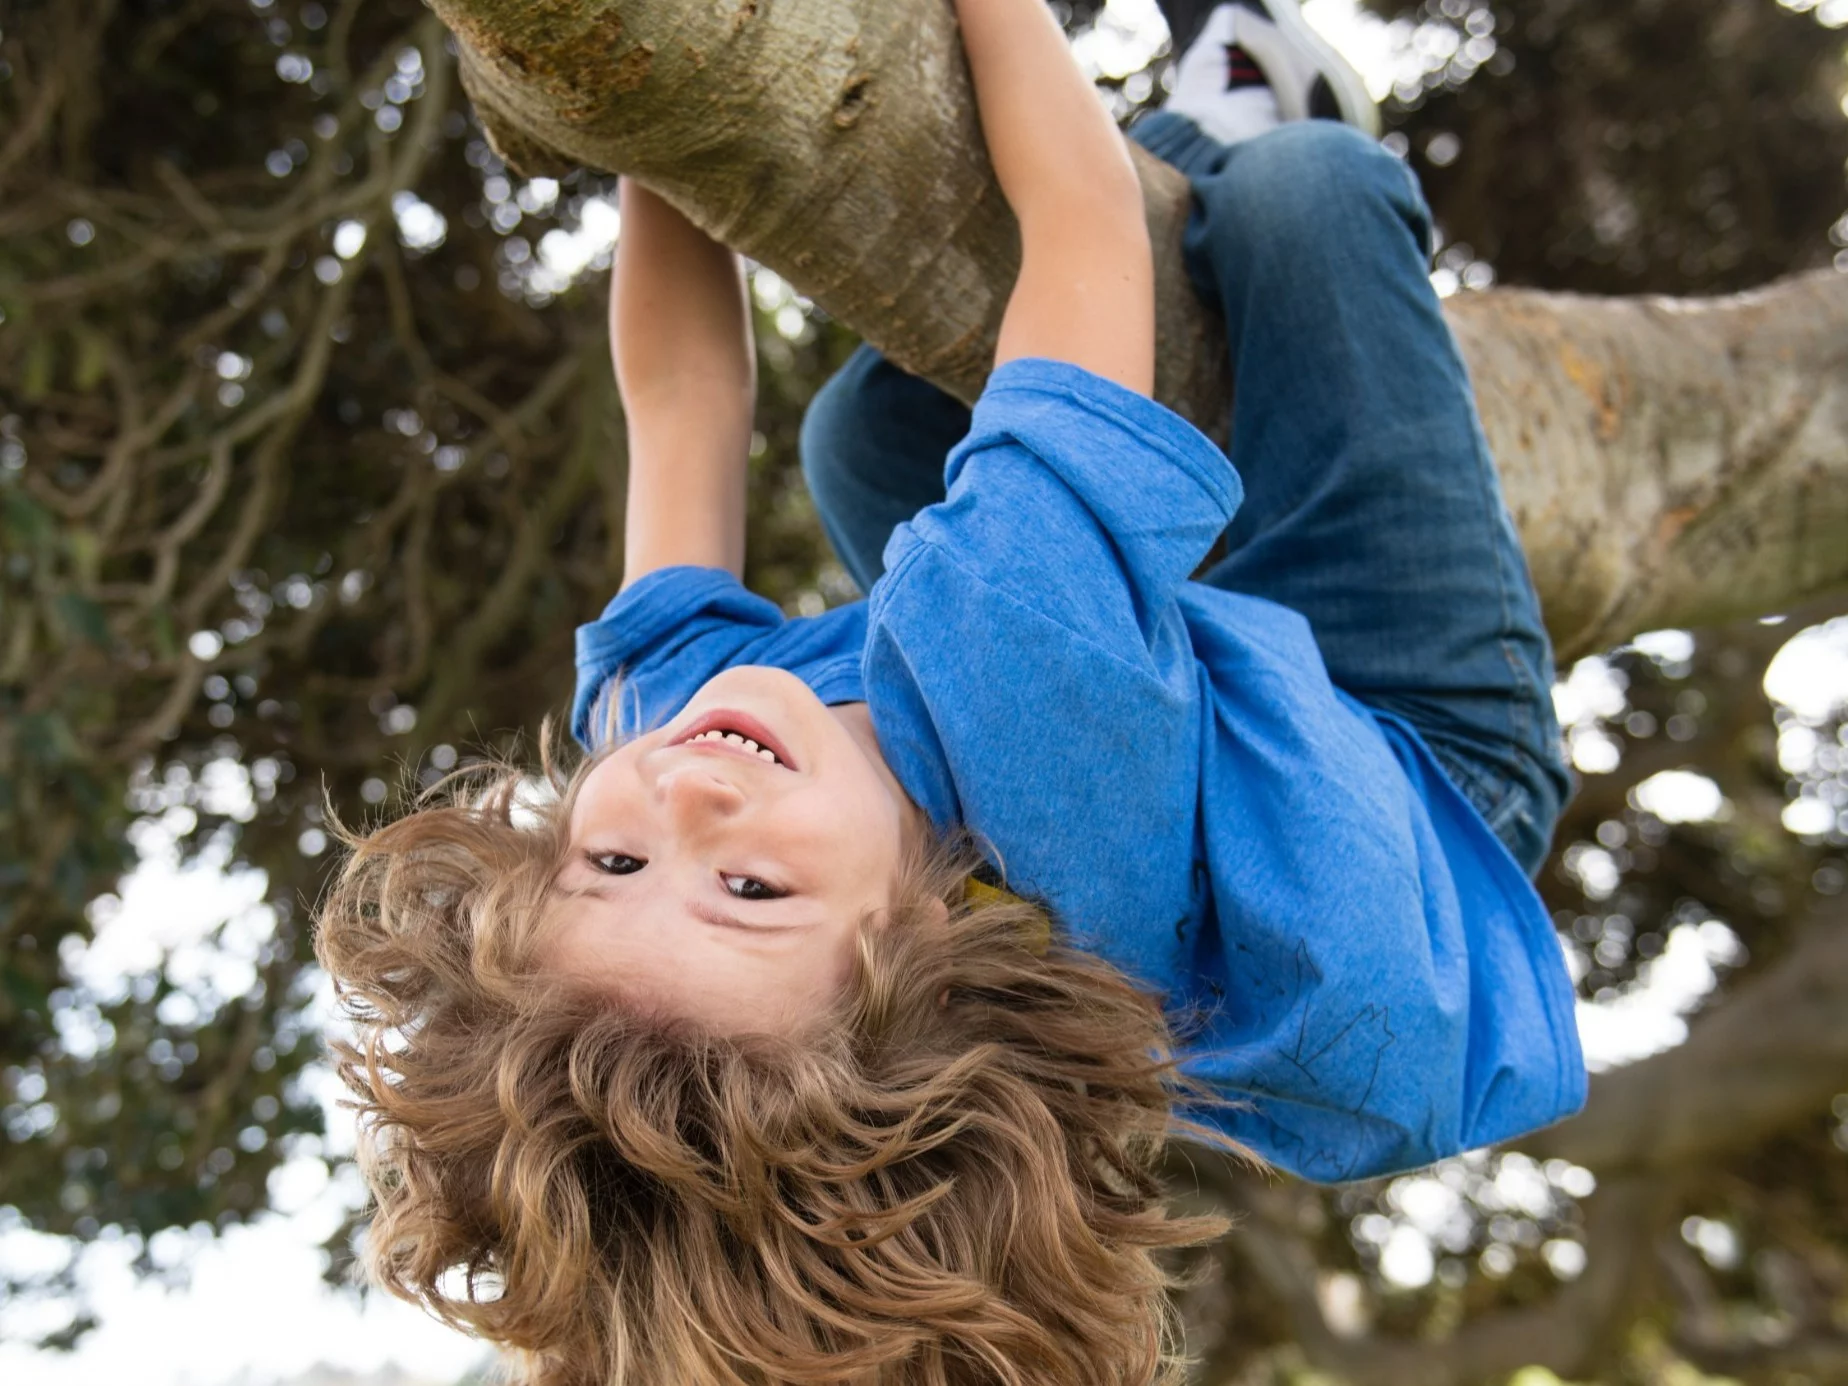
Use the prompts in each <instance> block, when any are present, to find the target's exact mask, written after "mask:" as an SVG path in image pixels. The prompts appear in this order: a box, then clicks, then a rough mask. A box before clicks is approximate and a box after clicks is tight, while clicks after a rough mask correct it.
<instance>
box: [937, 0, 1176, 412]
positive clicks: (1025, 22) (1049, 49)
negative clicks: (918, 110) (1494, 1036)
mask: <svg viewBox="0 0 1848 1386" xmlns="http://www.w3.org/2000/svg"><path fill="white" fill-rule="evenodd" d="M956 13H957V18H958V20H959V21H960V22H961V25H962V33H963V47H964V48H965V49H966V50H967V52H968V55H969V68H970V71H971V72H972V73H973V74H974V77H975V94H976V101H977V104H978V106H979V107H980V110H981V118H982V133H983V135H984V136H985V137H986V139H987V142H988V156H989V158H990V160H991V161H992V162H993V164H994V167H995V176H996V177H997V178H998V179H999V180H1000V182H1001V191H1002V192H1003V193H1005V194H1006V196H1007V200H1008V205H1009V206H1010V207H1012V208H1013V209H1014V215H1015V217H1016V218H1018V220H1019V222H1020V238H1021V265H1020V278H1019V279H1018V280H1017V281H1016V283H1015V285H1014V292H1013V296H1012V297H1011V298H1010V299H1009V300H1008V306H1007V316H1006V317H1005V318H1003V319H1002V324H1001V338H1000V341H999V343H998V344H997V346H996V349H995V364H996V365H1000V364H1001V363H1002V362H1003V361H1009V360H1012V359H1014V358H1015V357H1019V356H1047V357H1052V358H1053V359H1055V360H1061V361H1070V362H1072V363H1073V364H1074V365H1079V366H1083V367H1085V368H1086V369H1088V370H1092V371H1095V372H1096V373H1097V374H1099V375H1102V376H1106V377H1108V378H1109V379H1112V380H1115V381H1117V382H1118V383H1119V384H1122V385H1126V386H1128V387H1129V388H1130V389H1132V390H1137V391H1140V392H1141V393H1143V394H1148V393H1149V391H1150V390H1151V389H1152V388H1153V386H1154V381H1155V302H1154V269H1153V263H1152V260H1151V257H1150V252H1149V237H1148V227H1147V223H1146V221H1145V220H1144V214H1143V209H1142V189H1141V185H1140V183H1139V182H1138V180H1137V178H1136V172H1135V167H1134V165H1132V164H1131V162H1130V158H1129V148H1128V145H1127V144H1126V142H1125V141H1124V139H1123V137H1122V135H1121V134H1120V133H1119V132H1118V130H1117V128H1116V123H1115V122H1114V121H1113V120H1111V118H1110V114H1109V112H1108V111H1106V110H1105V109H1104V106H1103V103H1102V102H1101V101H1099V100H1098V97H1097V92H1096V91H1095V89H1094V88H1093V87H1092V85H1091V83H1090V82H1089V81H1088V80H1086V78H1085V76H1084V74H1083V73H1082V72H1080V71H1079V70H1078V65H1077V63H1075V62H1074V61H1073V60H1072V56H1071V50H1070V49H1069V48H1068V47H1067V46H1066V43H1065V36H1064V35H1063V34H1062V33H1060V31H1059V26H1058V23H1057V21H1055V20H1054V19H1053V17H1052V15H1051V12H1050V11H1048V10H1047V8H1046V6H1045V4H1044V0H956Z"/></svg>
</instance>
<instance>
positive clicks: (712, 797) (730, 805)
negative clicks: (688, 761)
mask: <svg viewBox="0 0 1848 1386" xmlns="http://www.w3.org/2000/svg"><path fill="white" fill-rule="evenodd" d="M654 790H655V798H656V799H657V800H659V801H660V803H661V804H662V805H663V806H664V807H665V808H666V809H667V811H668V813H669V814H670V815H671V816H672V817H673V818H674V819H675V821H676V822H677V823H678V824H679V825H680V826H681V827H683V828H685V827H695V826H697V825H698V824H700V823H702V822H706V821H709V820H711V819H713V818H715V817H717V818H729V817H730V816H731V815H733V814H735V813H737V812H738V810H739V809H741V808H743V807H744V803H745V798H744V791H743V790H741V789H739V788H738V787H737V786H736V785H735V784H733V783H732V782H731V781H730V780H727V779H725V778H723V777H722V776H721V775H719V774H717V773H715V772H714V771H712V770H711V769H709V768H707V767H705V766H700V765H676V766H672V767H670V768H668V769H666V770H663V771H662V772H661V773H660V774H659V775H658V776H656V777H655V785H654Z"/></svg>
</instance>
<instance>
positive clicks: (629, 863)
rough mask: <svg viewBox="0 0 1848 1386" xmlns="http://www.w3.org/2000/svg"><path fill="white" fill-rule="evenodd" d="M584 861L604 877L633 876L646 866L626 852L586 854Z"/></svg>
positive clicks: (639, 859)
mask: <svg viewBox="0 0 1848 1386" xmlns="http://www.w3.org/2000/svg"><path fill="white" fill-rule="evenodd" d="M584 859H585V860H586V861H588V862H589V863H590V864H591V865H592V866H594V867H596V868H597V870H599V871H601V872H602V873H603V874H604V875H606V876H633V875H634V874H635V873H636V872H637V871H640V870H641V869H642V868H643V867H644V866H646V865H648V863H647V862H645V861H643V860H642V859H641V858H640V857H632V856H630V855H629V854H628V853H626V852H586V853H585V854H584Z"/></svg>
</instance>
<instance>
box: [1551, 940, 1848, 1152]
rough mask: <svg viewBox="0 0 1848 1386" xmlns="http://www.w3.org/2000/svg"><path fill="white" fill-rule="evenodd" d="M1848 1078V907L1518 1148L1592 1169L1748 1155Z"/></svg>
mask: <svg viewBox="0 0 1848 1386" xmlns="http://www.w3.org/2000/svg"><path fill="white" fill-rule="evenodd" d="M1845 1078H1848V910H1843V909H1842V908H1841V907H1839V905H1838V906H1837V907H1836V908H1835V909H1834V910H1833V911H1831V912H1829V913H1827V914H1826V915H1825V914H1823V913H1821V912H1818V913H1817V915H1816V916H1815V917H1814V918H1813V920H1812V922H1811V923H1810V925H1809V927H1808V929H1807V931H1806V932H1805V933H1804V934H1803V935H1802V936H1801V938H1800V940H1799V942H1798V943H1797V945H1796V946H1795V947H1794V948H1792V949H1791V950H1790V952H1789V954H1788V955H1786V956H1785V957H1784V958H1782V959H1780V960H1779V961H1778V962H1777V963H1776V964H1775V965H1773V966H1772V967H1770V968H1768V969H1767V970H1766V971H1765V972H1764V973H1763V974H1762V975H1761V976H1758V977H1754V978H1750V979H1748V980H1746V981H1744V982H1742V983H1741V984H1739V985H1738V986H1737V987H1735V988H1733V989H1732V991H1731V993H1730V994H1729V995H1728V996H1727V997H1726V999H1725V1000H1724V1001H1723V1002H1721V1003H1720V1004H1718V1005H1716V1006H1715V1007H1714V1008H1713V1010H1712V1011H1711V1012H1709V1013H1708V1014H1706V1015H1704V1016H1703V1017H1702V1018H1701V1019H1700V1020H1698V1021H1697V1022H1696V1023H1695V1024H1694V1025H1693V1027H1692V1033H1691V1034H1690V1035H1689V1037H1688V1041H1687V1043H1685V1044H1683V1045H1680V1046H1679V1047H1677V1048H1675V1049H1671V1050H1669V1051H1668V1052H1667V1053H1665V1054H1659V1055H1657V1056H1656V1057H1654V1058H1652V1059H1645V1060H1644V1061H1642V1062H1641V1063H1636V1064H1631V1065H1629V1066H1628V1067H1625V1068H1619V1069H1615V1070H1613V1071H1611V1072H1609V1073H1603V1074H1600V1075H1598V1077H1597V1078H1596V1079H1595V1080H1593V1082H1592V1088H1591V1100H1590V1102H1588V1103H1587V1104H1586V1107H1585V1110H1584V1111H1583V1112H1582V1113H1580V1114H1579V1115H1578V1116H1576V1117H1574V1118H1573V1119H1572V1120H1570V1121H1568V1122H1565V1123H1563V1124H1561V1125H1559V1126H1556V1127H1554V1128H1552V1129H1551V1130H1548V1131H1543V1132H1541V1133H1540V1134H1539V1135H1537V1136H1533V1137H1530V1138H1528V1139H1526V1140H1524V1141H1522V1142H1521V1148H1522V1149H1523V1150H1525V1151H1527V1152H1528V1153H1530V1154H1533V1155H1536V1156H1539V1157H1541V1158H1546V1157H1550V1156H1561V1157H1563V1158H1565V1159H1568V1160H1572V1161H1574V1162H1575V1163H1577V1164H1581V1165H1585V1166H1587V1167H1589V1168H1591V1169H1593V1170H1596V1171H1597V1172H1598V1173H1599V1174H1600V1175H1601V1176H1602V1175H1606V1174H1609V1173H1614V1172H1619V1171H1621V1172H1631V1171H1648V1170H1666V1169H1672V1168H1675V1167H1678V1166H1685V1165H1689V1164H1693V1163H1695V1162H1697V1161H1702V1160H1711V1159H1714V1158H1717V1157H1720V1156H1724V1155H1727V1154H1730V1153H1733V1152H1736V1151H1740V1150H1745V1149H1749V1148H1751V1147H1752V1146H1755V1145H1757V1144H1758V1143H1760V1142H1761V1141H1763V1140H1764V1139H1765V1138H1766V1137H1767V1136H1770V1135H1772V1134H1774V1133H1776V1132H1777V1131H1779V1130H1782V1129H1784V1128H1785V1127H1788V1126H1789V1125H1790V1124H1791V1123H1793V1122H1796V1121H1800V1120H1803V1119H1804V1118H1805V1117H1810V1116H1814V1115H1815V1114H1816V1113H1818V1112H1822V1111H1825V1110H1827V1107H1828V1103H1829V1099H1830V1097H1831V1096H1833V1095H1834V1094H1835V1093H1837V1092H1840V1091H1841V1089H1842V1086H1843V1082H1844V1079H1845Z"/></svg>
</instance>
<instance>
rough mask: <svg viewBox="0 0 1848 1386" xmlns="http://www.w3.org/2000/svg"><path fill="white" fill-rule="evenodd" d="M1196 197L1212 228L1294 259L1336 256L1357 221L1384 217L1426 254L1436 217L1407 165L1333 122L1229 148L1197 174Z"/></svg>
mask: <svg viewBox="0 0 1848 1386" xmlns="http://www.w3.org/2000/svg"><path fill="white" fill-rule="evenodd" d="M1194 191H1195V194H1196V195H1197V196H1198V197H1199V199H1200V203H1201V209H1202V211H1203V212H1205V214H1206V217H1207V220H1208V221H1209V222H1211V223H1219V222H1222V221H1223V222H1224V223H1226V224H1227V225H1229V226H1231V227H1234V228H1236V230H1237V234H1239V235H1241V236H1244V237H1247V238H1261V239H1264V240H1266V241H1269V242H1270V243H1272V244H1275V245H1279V246H1284V247H1288V248H1289V249H1290V251H1291V253H1292V254H1296V255H1305V256H1315V255H1316V254H1317V252H1318V251H1320V250H1326V251H1327V252H1328V253H1330V254H1338V253H1339V251H1340V249H1341V247H1342V244H1343V242H1344V241H1346V240H1347V239H1348V238H1349V236H1350V235H1351V234H1352V231H1353V228H1354V225H1355V224H1356V222H1357V221H1361V220H1366V219H1369V218H1371V217H1373V216H1377V215H1378V214H1379V213H1380V211H1381V210H1382V209H1384V210H1387V211H1389V212H1390V214H1391V215H1393V216H1394V217H1396V218H1398V219H1399V220H1401V221H1403V222H1404V223H1405V224H1406V225H1407V227H1408V228H1409V229H1410V230H1411V231H1412V233H1413V235H1414V237H1415V239H1416V241H1417V243H1418V246H1419V248H1420V249H1421V251H1423V252H1425V253H1428V251H1429V247H1430V228H1431V213H1430V209H1429V208H1428V207H1427V206H1426V204H1425V200H1424V194H1423V192H1422V191H1421V190H1420V189H1419V187H1418V180H1417V178H1416V177H1415V176H1413V174H1412V171H1411V170H1410V169H1409V168H1408V167H1407V166H1406V165H1405V162H1404V161H1403V160H1401V159H1399V158H1397V157H1395V156H1394V155H1392V154H1391V153H1389V152H1388V151H1387V150H1386V149H1385V148H1384V147H1383V146H1382V145H1380V144H1379V143H1378V142H1377V141H1375V140H1373V139H1371V138H1369V137H1368V136H1367V135H1365V134H1363V133H1361V132H1360V131H1359V130H1356V129H1354V128H1353V127H1352V126H1349V125H1342V124H1339V123H1337V122H1335V121H1332V120H1299V121H1292V122H1290V123H1288V124H1285V125H1280V126H1278V127H1277V128H1276V129H1275V130H1272V131H1269V132H1268V133H1266V134H1263V135H1260V136H1258V137H1257V138H1256V139H1251V140H1246V141H1244V142H1243V143H1241V144H1238V145H1234V146H1231V147H1229V148H1228V149H1227V150H1226V153H1225V158H1224V159H1223V161H1222V162H1221V163H1220V165H1219V167H1218V168H1217V169H1216V170H1215V171H1213V172H1210V173H1196V174H1195V176H1194Z"/></svg>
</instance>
